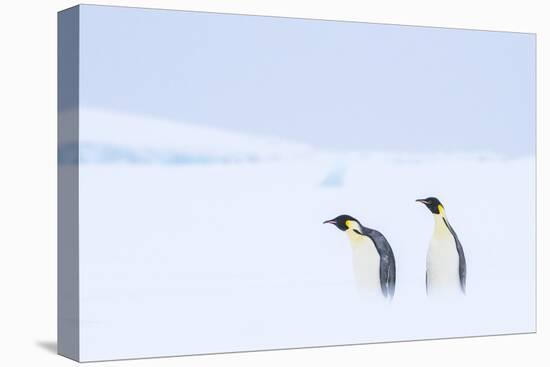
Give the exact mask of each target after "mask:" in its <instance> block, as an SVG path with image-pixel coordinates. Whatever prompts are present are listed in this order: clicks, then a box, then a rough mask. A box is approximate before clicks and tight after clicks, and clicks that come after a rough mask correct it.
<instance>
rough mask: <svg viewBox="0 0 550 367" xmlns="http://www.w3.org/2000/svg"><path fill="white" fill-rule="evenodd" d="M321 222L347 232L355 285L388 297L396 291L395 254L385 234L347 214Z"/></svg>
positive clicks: (390, 297)
mask: <svg viewBox="0 0 550 367" xmlns="http://www.w3.org/2000/svg"><path fill="white" fill-rule="evenodd" d="M323 223H330V224H333V225H335V226H336V228H338V229H339V230H341V231H343V232H345V233H346V234H347V235H348V238H349V241H350V244H351V247H352V256H353V270H354V276H355V281H356V284H357V286H358V288H359V289H360V290H365V291H367V292H369V293H375V294H379V295H382V296H383V297H385V298H387V299H389V300H391V299H392V298H393V295H394V293H395V258H394V256H393V251H392V248H391V246H390V244H389V242H388V241H387V240H386V237H384V235H382V233H380V232H378V231H377V230H374V229H371V228H367V227H365V226H363V225H362V224H361V223H360V222H359V221H358V220H357V219H355V218H353V217H352V216H349V215H340V216H338V217H336V218H334V219H329V220H326V221H324V222H323Z"/></svg>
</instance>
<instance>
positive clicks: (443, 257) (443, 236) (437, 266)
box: [416, 197, 466, 295]
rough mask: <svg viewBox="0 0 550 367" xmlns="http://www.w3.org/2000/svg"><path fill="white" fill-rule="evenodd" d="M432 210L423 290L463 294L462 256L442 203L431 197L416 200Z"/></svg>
mask: <svg viewBox="0 0 550 367" xmlns="http://www.w3.org/2000/svg"><path fill="white" fill-rule="evenodd" d="M416 201H417V202H419V203H422V204H424V205H426V207H427V208H428V209H429V210H430V211H431V212H432V213H433V216H434V230H433V234H432V239H431V241H430V247H429V249H428V256H427V259H426V293H427V294H428V295H431V294H453V293H454V294H456V293H458V294H460V293H461V292H462V293H463V294H466V258H465V256H464V250H463V249H462V244H461V243H460V241H459V239H458V236H457V235H456V232H455V231H454V229H453V227H451V224H450V223H449V219H448V218H447V215H446V213H445V209H444V208H443V204H441V202H440V201H439V200H438V199H437V198H435V197H429V198H426V199H418V200H416Z"/></svg>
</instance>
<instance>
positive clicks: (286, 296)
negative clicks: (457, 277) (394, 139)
mask: <svg viewBox="0 0 550 367" xmlns="http://www.w3.org/2000/svg"><path fill="white" fill-rule="evenodd" d="M80 138H81V141H82V142H83V143H85V144H84V145H83V150H82V151H81V156H80V160H81V165H80V187H79V189H80V203H79V205H80V207H79V210H80V318H81V320H80V332H81V341H82V343H81V345H82V350H81V358H82V360H84V361H85V360H93V359H95V357H96V356H101V357H102V359H119V358H136V357H149V356H170V355H182V354H200V353H213V352H227V351H247V350H261V349H278V348H289V347H306V346H322V345H340V344H355V343H368V342H384V341H395V340H412V339H427V338H440V337H457V336H474V335H489V334H491V335H493V334H507V333H523V332H533V331H534V330H535V217H534V216H535V159H534V157H527V158H518V159H502V158H499V157H496V156H491V155H477V156H474V155H470V156H460V155H453V156H450V155H440V156H421V155H410V154H409V155H407V154H399V153H396V154H368V153H363V152H356V153H343V152H328V151H322V150H319V149H316V148H315V147H308V146H305V145H302V144H299V143H295V142H283V141H280V140H277V139H265V138H261V137H255V136H249V135H246V134H240V133H236V132H223V131H219V130H213V129H209V128H203V127H198V126H194V125H191V124H185V123H174V122H165V121H158V120H155V119H153V118H146V117H138V116H124V115H117V114H113V113H109V112H105V111H97V110H86V109H83V110H82V111H81V115H80ZM86 144H87V145H86ZM86 147H88V148H86ZM121 152H122V153H121ZM174 157H177V159H173V158H174ZM426 196H437V197H438V198H439V199H440V200H441V201H442V202H443V204H444V205H445V208H446V212H447V214H448V216H449V220H450V222H451V224H452V225H453V227H454V229H455V230H456V232H457V234H458V236H459V238H460V240H461V242H462V245H463V247H464V251H465V254H466V260H467V264H468V280H467V295H466V296H465V297H461V298H460V299H458V300H452V301H451V300H449V301H448V302H445V301H441V300H439V301H434V300H430V299H429V298H427V296H426V294H425V289H424V272H425V262H426V252H427V249H428V244H429V240H430V236H431V233H432V226H433V219H432V215H431V213H430V212H429V211H428V210H427V209H426V208H425V207H424V206H422V205H420V204H418V203H416V202H415V199H417V198H422V197H426ZM339 214H350V215H352V216H354V217H356V218H357V219H359V220H360V221H361V222H362V223H363V224H364V225H366V226H368V227H371V228H375V229H378V230H379V231H381V232H382V233H383V234H384V235H385V236H386V237H387V239H388V240H389V242H390V244H391V245H392V247H393V251H394V253H395V257H396V263H397V286H396V291H395V298H394V300H393V301H392V302H391V303H375V302H370V301H369V300H367V299H363V298H361V297H359V296H358V293H357V291H356V289H355V285H354V280H353V274H352V266H351V249H350V246H349V244H348V240H347V238H346V237H345V234H344V233H342V232H340V231H338V230H337V229H336V228H335V227H334V226H331V225H323V224H322V222H323V221H324V220H326V219H330V218H333V217H335V216H336V215H339Z"/></svg>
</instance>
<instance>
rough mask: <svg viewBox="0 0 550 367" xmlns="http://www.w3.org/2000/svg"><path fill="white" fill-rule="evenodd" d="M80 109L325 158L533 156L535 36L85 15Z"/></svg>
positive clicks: (255, 19) (108, 10)
mask: <svg viewBox="0 0 550 367" xmlns="http://www.w3.org/2000/svg"><path fill="white" fill-rule="evenodd" d="M80 14H81V21H80V25H81V34H80V40H81V43H80V52H81V53H80V67H81V69H80V70H81V82H80V102H81V105H82V106H85V107H92V108H101V109H107V110H113V111H117V112H123V113H133V114H144V115H150V116H154V117H159V118H163V119H171V120H176V121H181V122H187V123H194V124H204V125H207V126H214V127H218V128H223V129H229V130H235V131H244V132H247V133H254V134H261V135H269V136H278V137H281V138H286V139H291V140H295V141H300V142H304V143H308V144H311V145H313V146H316V147H320V148H324V149H333V150H351V151H357V150H362V151H395V152H428V153H429V152H434V153H435V152H437V153H464V152H482V153H496V154H501V155H503V156H526V155H534V152H535V35H534V34H526V33H509V32H487V31H466V30H456V29H442V28H427V27H411V26H394V25H380V24H369V23H357V22H337V21H318V20H304V19H289V18H276V17H261V16H243V15H224V14H213V13H199V12H185V11H165V10H148V9H139V8H117V7H107V6H88V5H86V6H82V7H81V13H80Z"/></svg>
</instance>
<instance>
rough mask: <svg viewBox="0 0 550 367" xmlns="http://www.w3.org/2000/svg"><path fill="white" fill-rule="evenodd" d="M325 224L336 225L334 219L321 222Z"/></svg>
mask: <svg viewBox="0 0 550 367" xmlns="http://www.w3.org/2000/svg"><path fill="white" fill-rule="evenodd" d="M327 223H330V224H334V225H336V221H335V220H334V219H329V220H325V221H324V222H323V224H327Z"/></svg>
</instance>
